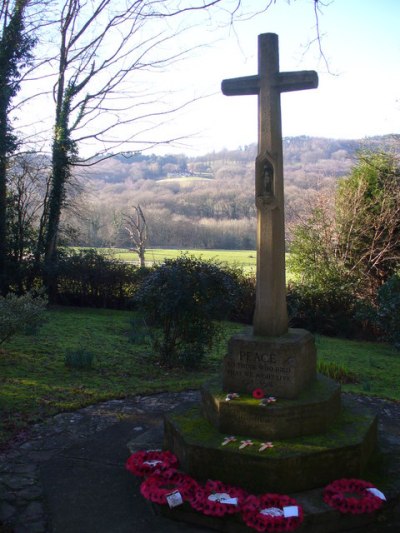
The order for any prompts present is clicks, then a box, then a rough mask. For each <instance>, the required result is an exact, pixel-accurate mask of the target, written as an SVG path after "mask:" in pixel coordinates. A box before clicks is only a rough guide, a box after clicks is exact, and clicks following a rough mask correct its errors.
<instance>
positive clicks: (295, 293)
mask: <svg viewBox="0 0 400 533" xmlns="http://www.w3.org/2000/svg"><path fill="white" fill-rule="evenodd" d="M287 302H288V312H289V318H290V324H291V326H292V327H299V328H305V329H308V330H310V331H313V332H318V333H321V334H323V335H332V336H336V335H339V336H342V337H354V336H357V335H359V334H360V333H361V331H362V323H361V322H360V321H358V320H357V319H356V310H357V307H356V304H357V302H356V301H355V300H354V297H353V295H352V292H351V290H349V287H347V286H346V285H341V282H340V280H338V282H337V283H336V284H335V283H334V282H333V280H330V283H329V284H326V286H324V285H320V286H313V285H312V284H311V283H310V284H301V283H297V284H293V285H291V286H289V290H288V295H287Z"/></svg>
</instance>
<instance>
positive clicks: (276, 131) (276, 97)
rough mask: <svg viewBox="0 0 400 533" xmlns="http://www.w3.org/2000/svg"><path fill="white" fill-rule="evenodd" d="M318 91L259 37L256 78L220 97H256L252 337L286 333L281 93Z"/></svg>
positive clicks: (226, 86) (272, 37)
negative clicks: (281, 62) (282, 69)
mask: <svg viewBox="0 0 400 533" xmlns="http://www.w3.org/2000/svg"><path fill="white" fill-rule="evenodd" d="M317 86H318V75H317V73H316V72H315V71H299V72H279V50H278V36H277V35H276V34H274V33H265V34H262V35H259V36H258V74H257V75H255V76H246V77H243V78H234V79H229V80H224V81H223V82H222V86H221V88H222V92H223V93H224V94H225V95H227V96H234V95H243V94H244V95H248V94H257V95H258V155H257V159H256V170H255V175H256V187H255V188H256V206H257V272H256V276H257V277H256V279H257V287H256V309H255V313H254V319H253V334H254V335H259V336H264V337H275V336H280V335H284V334H285V333H286V332H287V331H288V317H287V306H286V282H285V220H284V196H283V157H282V126H281V102H280V93H281V92H287V91H300V90H302V89H314V88H316V87H317Z"/></svg>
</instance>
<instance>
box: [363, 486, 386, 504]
mask: <svg viewBox="0 0 400 533" xmlns="http://www.w3.org/2000/svg"><path fill="white" fill-rule="evenodd" d="M367 491H368V492H370V493H371V494H373V495H374V496H376V497H377V498H380V499H381V500H385V501H386V497H385V495H384V494H383V492H381V491H380V490H379V489H376V488H375V487H371V488H369V489H367Z"/></svg>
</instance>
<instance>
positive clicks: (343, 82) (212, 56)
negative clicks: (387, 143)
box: [161, 0, 400, 155]
mask: <svg viewBox="0 0 400 533" xmlns="http://www.w3.org/2000/svg"><path fill="white" fill-rule="evenodd" d="M262 3H263V2H262V0H249V1H248V2H247V6H248V7H249V8H252V7H253V8H255V9H256V8H257V7H259V6H260V5H261V4H262ZM399 21H400V1H398V0H332V1H329V2H328V1H326V2H324V5H321V12H320V13H319V30H320V35H321V47H322V51H323V54H324V57H322V56H321V53H320V51H319V47H318V43H317V42H316V41H315V39H316V36H317V30H316V20H315V16H314V11H313V0H292V1H291V2H290V3H289V2H287V1H286V0H277V2H276V3H275V4H274V3H272V5H271V6H270V7H269V9H268V10H267V11H266V12H265V13H261V14H259V15H257V16H255V17H253V18H250V19H249V20H247V21H241V22H236V23H235V24H234V26H233V28H232V27H224V28H221V29H220V30H219V31H218V32H215V31H214V32H213V39H212V40H215V42H214V43H213V44H210V45H209V46H208V47H206V48H205V49H202V50H201V51H200V50H199V51H198V52H197V53H195V54H194V55H193V56H192V57H191V58H190V59H189V60H186V61H185V62H184V64H183V65H181V66H180V67H176V68H172V70H171V72H170V73H169V75H170V76H171V77H172V78H171V79H173V82H172V81H171V86H172V85H173V84H175V83H179V84H180V86H181V87H182V88H184V89H185V91H187V94H192V95H194V96H199V95H201V94H213V96H210V97H208V98H205V99H201V100H200V101H198V102H197V103H196V104H194V105H192V106H191V107H189V108H188V109H187V110H186V111H185V113H181V114H180V115H179V116H178V117H177V118H176V119H175V120H174V121H173V122H172V123H171V124H170V126H171V127H173V128H176V131H177V132H179V134H180V132H182V133H187V134H190V133H192V132H197V135H196V136H195V137H190V138H188V139H186V140H184V141H183V142H182V144H180V145H179V146H177V147H175V148H174V149H173V150H171V147H166V148H163V149H161V151H164V152H171V151H183V152H185V153H188V154H189V155H200V154H202V153H206V152H209V151H218V150H221V149H224V148H227V149H235V148H237V147H239V146H244V145H247V144H250V143H253V142H257V97H256V96H230V97H227V96H224V95H222V93H221V92H220V84H221V80H223V79H225V78H234V77H239V76H247V75H253V74H256V73H257V36H258V35H259V34H261V33H269V32H271V33H276V34H278V36H279V48H280V51H279V55H280V69H281V71H293V70H315V71H317V73H318V77H319V87H318V88H317V89H313V90H306V91H298V92H290V93H285V94H282V97H281V101H282V127H283V135H284V136H285V137H288V136H298V135H307V136H319V137H328V138H345V139H362V138H365V137H369V136H374V135H385V134H390V133H397V134H399V133H400V31H399V26H398V24H399ZM199 31H203V32H204V36H205V40H206V41H207V39H208V37H209V36H208V35H207V32H206V31H204V29H202V30H200V29H199ZM210 40H211V39H210ZM324 58H325V59H324ZM164 83H165V84H167V85H168V79H167V76H166V77H165V81H164Z"/></svg>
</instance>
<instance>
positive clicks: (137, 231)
mask: <svg viewBox="0 0 400 533" xmlns="http://www.w3.org/2000/svg"><path fill="white" fill-rule="evenodd" d="M132 210H133V213H132V214H128V215H127V214H124V215H123V227H124V229H125V230H126V231H127V232H128V235H129V238H130V241H131V243H132V244H133V247H132V250H133V251H134V252H136V253H137V254H138V256H139V261H140V266H141V267H144V266H145V257H144V256H145V252H146V243H147V236H148V233H147V223H146V219H145V216H144V214H143V210H142V208H141V207H140V205H134V206H132Z"/></svg>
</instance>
